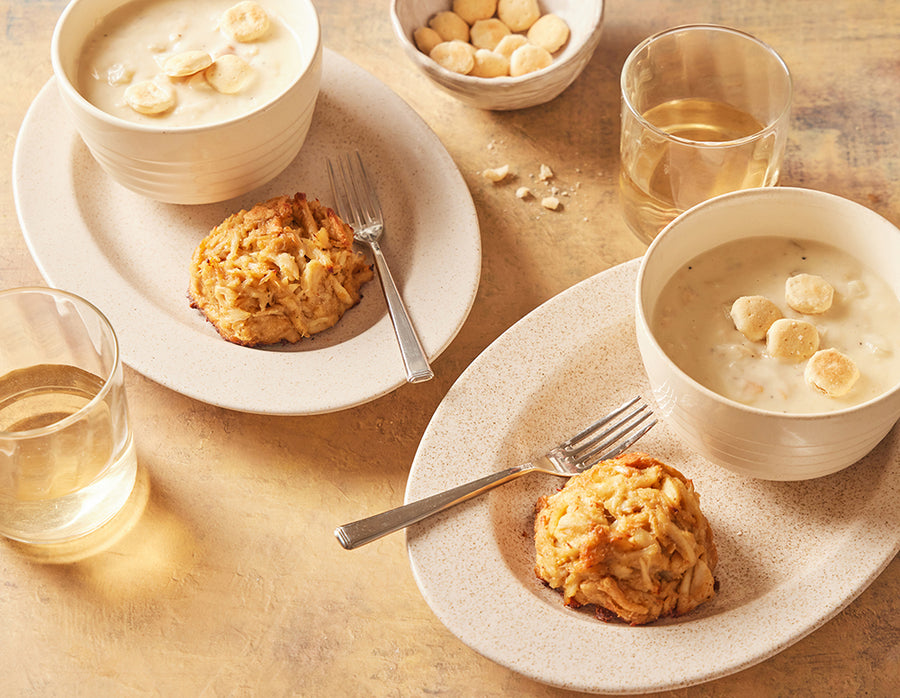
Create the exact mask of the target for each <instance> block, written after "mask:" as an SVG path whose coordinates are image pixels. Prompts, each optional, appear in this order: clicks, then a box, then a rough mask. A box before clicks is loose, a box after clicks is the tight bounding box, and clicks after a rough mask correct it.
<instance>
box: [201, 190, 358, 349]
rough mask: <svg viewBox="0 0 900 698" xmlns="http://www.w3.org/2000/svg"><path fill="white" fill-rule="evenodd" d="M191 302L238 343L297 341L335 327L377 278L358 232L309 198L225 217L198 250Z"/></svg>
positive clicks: (281, 201) (264, 205) (299, 196)
mask: <svg viewBox="0 0 900 698" xmlns="http://www.w3.org/2000/svg"><path fill="white" fill-rule="evenodd" d="M190 272H191V281H190V288H189V291H188V296H189V298H190V302H191V306H192V307H194V308H198V309H199V310H201V311H202V312H203V314H204V315H205V316H206V317H207V319H208V320H209V321H210V322H211V323H212V324H213V325H214V326H215V328H216V329H217V330H218V332H219V334H220V335H222V337H224V338H225V339H227V340H228V341H230V342H234V343H235V344H242V345H245V346H256V345H262V344H276V343H279V342H297V341H299V340H301V339H302V338H304V337H309V336H310V335H313V334H315V333H317V332H321V331H322V330H326V329H328V328H329V327H332V326H334V325H335V323H337V321H338V320H340V319H341V317H342V316H343V314H344V312H345V311H346V310H347V309H349V308H351V307H352V306H354V305H355V304H356V303H357V302H358V301H359V299H360V287H361V286H362V285H363V284H364V283H365V282H366V281H369V280H370V279H371V278H372V277H373V272H372V268H371V266H369V265H367V264H366V261H365V257H364V255H362V254H361V253H359V252H356V251H355V250H354V249H353V230H352V229H351V228H350V226H348V225H347V224H346V223H344V222H343V221H342V220H341V219H340V218H339V217H338V216H337V214H336V213H335V212H334V211H332V210H331V209H330V208H327V207H325V206H323V205H322V204H320V203H319V202H318V201H316V200H309V199H307V197H306V195H305V194H296V195H294V196H293V197H289V196H280V197H277V198H274V199H270V200H268V201H266V202H264V203H259V204H256V205H255V206H254V207H253V208H251V209H250V210H249V211H247V210H242V211H239V212H238V213H235V214H234V215H232V216H229V217H228V218H226V219H225V220H224V221H223V222H222V223H221V224H219V225H217V226H216V227H215V228H213V230H212V231H211V232H210V233H209V235H207V236H206V237H205V238H204V239H203V240H202V241H201V242H200V244H199V245H198V246H197V248H196V249H195V250H194V254H193V258H192V259H191V268H190Z"/></svg>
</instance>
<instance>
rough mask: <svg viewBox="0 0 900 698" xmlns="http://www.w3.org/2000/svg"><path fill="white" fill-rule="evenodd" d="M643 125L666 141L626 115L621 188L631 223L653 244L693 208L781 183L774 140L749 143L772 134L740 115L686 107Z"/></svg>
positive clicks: (650, 117) (696, 102)
mask: <svg viewBox="0 0 900 698" xmlns="http://www.w3.org/2000/svg"><path fill="white" fill-rule="evenodd" d="M642 117H643V119H644V120H646V121H647V122H648V123H650V124H652V125H653V126H655V127H656V128H657V129H659V130H660V131H662V132H663V133H664V134H666V137H663V136H660V135H659V134H655V133H653V132H652V131H650V130H648V129H646V128H645V127H644V126H643V125H642V124H641V123H640V122H639V121H638V120H637V119H635V118H633V117H630V118H629V117H628V116H627V115H623V120H622V169H621V174H620V178H619V186H620V195H621V200H622V206H623V210H624V214H625V219H626V221H627V222H628V224H629V226H631V228H632V229H634V230H635V231H636V232H638V234H639V235H640V236H641V237H643V238H644V239H645V240H647V241H649V240H652V238H653V237H655V235H656V234H657V233H658V232H659V231H660V230H661V229H662V228H663V227H665V225H666V224H667V223H669V221H671V220H672V219H673V218H675V216H677V215H678V214H679V213H681V212H683V211H685V210H687V209H688V208H690V207H691V206H694V205H696V204H698V203H700V202H702V201H705V200H707V199H710V198H712V197H714V196H718V195H719V194H724V193H726V192H730V191H735V190H738V189H747V188H750V187H760V186H769V185H772V184H774V183H775V181H776V180H777V177H778V168H777V165H776V164H775V163H776V162H777V161H778V157H777V156H778V155H779V154H778V153H776V150H777V148H776V141H775V136H774V134H767V135H766V136H765V137H763V138H749V137H751V136H754V135H756V134H759V133H760V132H761V131H763V130H764V128H765V127H764V126H763V124H761V123H760V122H759V121H758V120H757V119H755V118H754V117H753V116H751V115H750V114H748V113H746V112H744V111H741V110H740V109H736V108H734V107H732V106H729V105H728V104H724V103H722V102H714V101H709V100H704V99H680V100H673V101H671V102H665V103H663V104H660V105H658V106H656V107H653V108H652V109H649V110H648V111H646V112H644V113H643V114H642Z"/></svg>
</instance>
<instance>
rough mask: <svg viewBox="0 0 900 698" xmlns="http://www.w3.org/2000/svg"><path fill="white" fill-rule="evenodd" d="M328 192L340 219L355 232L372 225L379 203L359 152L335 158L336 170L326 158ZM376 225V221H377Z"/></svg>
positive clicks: (379, 213)
mask: <svg viewBox="0 0 900 698" xmlns="http://www.w3.org/2000/svg"><path fill="white" fill-rule="evenodd" d="M325 163H326V167H327V169H328V178H329V180H330V181H331V191H332V193H333V194H334V197H335V204H336V206H337V209H338V212H339V213H340V215H341V217H342V218H344V220H345V221H346V222H347V223H350V224H351V225H352V226H353V227H354V229H355V230H359V229H360V228H362V227H364V226H365V225H367V224H371V223H373V222H376V219H377V218H380V216H381V202H380V201H379V200H378V194H377V193H376V192H375V188H374V187H373V186H372V185H371V184H370V181H369V175H368V172H366V166H365V165H364V164H363V161H362V156H361V155H360V154H359V151H356V152H354V153H353V154H352V155H349V154H347V155H341V156H339V157H338V161H337V167H335V166H334V165H333V164H332V162H331V160H330V159H328V158H326V160H325ZM379 222H380V221H379Z"/></svg>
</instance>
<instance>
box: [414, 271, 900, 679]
mask: <svg viewBox="0 0 900 698" xmlns="http://www.w3.org/2000/svg"><path fill="white" fill-rule="evenodd" d="M638 264H639V261H638V260H634V261H632V262H629V263H627V264H624V265H621V266H618V267H615V268H613V269H610V270H608V271H606V272H603V273H601V274H599V275H597V276H595V277H592V278H590V279H587V280H586V281H583V282H582V283H580V284H578V285H576V286H574V287H572V288H571V289H569V290H567V291H565V292H564V293H562V294H560V295H559V296H557V297H555V298H553V299H551V300H550V301H548V302H547V303H545V304H544V305H542V306H541V307H539V308H537V309H536V310H535V311H533V312H532V313H530V314H529V315H528V316H526V317H525V318H523V319H522V320H521V321H519V322H518V323H517V324H516V325H514V326H513V327H512V328H510V329H509V330H508V331H507V332H506V333H504V334H503V335H502V336H501V337H499V338H498V339H497V340H496V341H495V342H494V343H493V344H492V345H491V346H490V347H488V348H487V349H486V350H485V351H484V352H483V353H482V354H481V355H480V356H479V357H478V358H477V359H476V360H475V361H474V362H473V363H472V365H471V366H470V367H469V368H468V369H467V370H466V372H465V373H463V375H462V376H461V377H460V378H459V380H458V381H457V382H456V384H455V385H454V386H453V387H452V388H451V389H450V391H449V392H448V393H447V395H446V397H445V398H444V400H443V401H442V403H441V405H440V406H439V408H438V409H437V411H436V412H435V414H434V416H433V418H432V420H431V423H430V424H429V426H428V429H427V430H426V432H425V434H424V436H423V438H422V441H421V444H420V446H419V450H418V452H417V453H416V457H415V461H414V463H413V466H412V470H411V472H410V476H409V481H408V484H407V490H406V501H407V502H409V501H412V500H414V499H419V498H421V497H424V496H427V495H429V494H433V493H435V492H437V491H440V490H443V489H446V488H448V487H451V486H454V485H457V484H460V483H462V482H465V481H467V480H472V479H475V478H477V477H480V476H482V475H486V474H488V473H490V472H493V471H495V470H499V469H501V468H505V467H507V466H510V465H514V464H515V463H519V462H523V461H526V460H530V459H531V458H533V457H534V456H536V455H540V454H542V453H544V452H545V451H547V449H548V448H549V447H550V446H552V445H554V444H555V443H557V442H559V441H561V440H562V439H564V438H565V437H567V436H569V435H571V434H573V433H575V432H576V431H577V430H578V429H579V428H580V427H581V426H583V425H584V424H586V423H588V422H590V421H591V420H592V419H594V418H595V417H596V416H599V415H600V414H605V413H606V412H607V411H609V409H611V408H612V407H615V406H617V405H619V404H620V403H621V402H623V401H624V400H625V399H626V398H628V397H629V396H631V395H634V394H637V393H643V394H644V395H645V397H648V398H649V397H650V394H649V386H648V385H647V383H646V379H645V377H644V371H643V367H642V365H641V359H640V355H639V353H638V349H637V344H636V339H635V336H634V310H633V306H634V283H635V279H636V276H637V269H638ZM638 446H639V447H640V449H641V450H643V451H646V452H648V453H650V454H652V455H654V456H656V457H658V458H660V459H662V460H664V461H666V462H668V463H670V464H671V465H673V466H675V467H676V468H678V469H679V470H680V471H681V472H683V473H684V474H685V475H686V476H687V477H689V478H691V479H692V480H693V481H694V484H695V487H696V489H697V491H698V492H699V493H700V498H701V499H700V504H701V507H702V508H703V511H704V513H705V514H706V516H707V518H708V519H709V520H710V523H711V525H712V527H713V530H714V532H715V536H716V538H715V540H716V545H717V548H718V551H719V565H718V567H717V569H716V577H717V578H718V580H719V582H720V589H719V593H718V594H717V595H716V597H715V598H714V599H713V600H711V601H710V602H708V603H707V604H706V605H704V606H701V607H700V608H698V609H697V610H696V611H695V612H693V613H691V614H689V615H687V616H685V617H682V618H677V619H665V620H662V621H658V622H656V623H654V624H651V625H648V626H642V627H630V626H627V625H625V624H610V623H603V622H601V621H598V620H596V619H595V618H594V617H593V615H592V613H591V612H590V611H589V610H587V609H579V610H572V609H568V608H565V607H564V606H563V604H562V597H561V595H560V594H559V593H558V592H555V591H553V590H551V589H549V588H547V587H546V586H544V585H543V584H542V583H541V582H540V581H539V580H538V579H537V578H536V577H535V575H534V572H533V565H534V543H533V538H532V525H533V507H534V504H535V502H536V501H537V499H538V497H540V496H541V495H543V494H547V493H552V492H553V491H554V490H555V489H556V488H558V487H561V486H562V485H563V484H564V480H562V479H560V478H554V477H553V476H545V475H529V476H526V477H524V478H521V479H519V480H516V481H514V482H512V483H509V484H507V485H504V486H502V487H500V488H498V489H496V490H494V491H493V492H491V493H490V494H489V495H487V496H484V497H481V498H479V499H475V500H471V501H470V502H467V503H465V504H463V505H461V506H460V507H457V508H456V509H453V510H450V511H448V512H445V513H444V514H441V515H439V516H437V517H435V518H433V519H431V520H428V521H426V522H423V523H422V524H419V525H418V526H416V527H413V528H411V529H409V530H408V532H407V546H408V550H409V557H410V561H411V564H412V569H413V574H414V576H415V579H416V582H417V584H418V585H419V589H420V590H421V592H422V594H423V596H424V597H425V600H426V602H427V603H428V604H429V605H430V606H431V608H432V610H433V611H434V612H435V614H436V615H437V616H438V618H439V619H440V620H441V621H442V622H443V623H444V624H445V625H446V626H447V627H448V628H449V629H450V631H451V632H453V633H454V634H455V635H456V636H457V637H459V638H460V639H461V640H462V641H463V642H464V643H466V644H467V645H469V646H470V647H472V648H473V649H474V650H476V651H478V652H480V653H481V654H483V655H484V656H486V657H488V658H489V659H492V660H493V661H495V662H498V663H499V664H502V665H504V666H506V667H509V668H510V669H512V670H514V671H516V672H519V673H521V674H523V675H526V676H528V677H530V678H533V679H535V680H538V681H542V682H544V683H547V684H551V685H554V686H558V687H563V688H568V689H575V690H580V691H587V692H597V693H643V692H651V691H660V690H666V689H673V688H679V687H684V686H689V685H693V684H698V683H701V682H704V681H709V680H712V679H715V678H718V677H721V676H725V675H727V674H730V673H733V672H736V671H739V670H740V669H744V668H747V667H749V666H751V665H753V664H756V663H758V662H760V661H762V660H764V659H766V658H767V657H770V656H772V655H774V654H776V653H777V652H779V651H781V650H783V649H784V648H786V647H787V646H789V645H790V644H792V643H794V642H796V641H797V640H799V639H801V638H802V637H804V636H805V635H807V634H808V633H810V632H812V631H813V630H815V629H816V628H817V627H819V626H820V625H822V624H823V623H825V622H826V621H827V620H829V619H830V618H832V617H833V616H834V615H835V614H837V613H838V612H839V611H840V610H841V609H842V608H844V607H845V606H846V605H847V604H848V603H850V602H851V601H852V600H853V599H854V598H856V596H858V595H859V594H860V593H861V592H862V591H863V590H864V589H865V588H866V587H867V586H868V585H869V583H871V582H872V581H873V580H874V579H875V577H876V576H877V575H878V574H879V573H880V572H881V571H882V570H883V569H884V567H885V566H886V565H887V564H888V563H889V562H890V561H891V559H893V557H894V556H895V555H896V554H897V552H898V550H900V427H895V428H894V429H893V430H892V431H891V432H890V433H889V434H888V436H887V437H886V438H885V440H884V441H882V443H881V444H879V445H878V446H877V447H876V448H875V450H874V451H873V452H872V453H870V454H869V455H868V456H867V457H866V458H864V459H863V460H862V461H860V462H858V463H856V464H855V465H853V466H851V467H850V468H848V469H846V470H844V471H842V472H840V473H837V474H835V475H831V476H828V477H825V478H821V479H817V480H808V481H804V482H768V481H762V480H751V479H747V478H743V477H740V476H737V475H733V474H731V473H730V472H728V471H725V470H723V469H721V468H719V467H717V466H715V465H713V464H711V463H709V462H707V461H705V460H703V459H701V458H699V457H697V456H695V455H693V454H692V453H691V452H689V451H688V450H687V449H686V447H684V446H682V445H681V444H680V443H679V442H678V440H677V438H676V437H675V435H674V433H673V432H671V431H670V430H669V429H668V428H667V427H666V425H665V423H664V422H662V423H661V424H660V425H658V426H657V427H656V428H655V429H654V430H653V431H651V432H650V434H649V435H647V436H646V437H644V439H643V440H642V441H641V442H639V444H638ZM713 648H714V649H713Z"/></svg>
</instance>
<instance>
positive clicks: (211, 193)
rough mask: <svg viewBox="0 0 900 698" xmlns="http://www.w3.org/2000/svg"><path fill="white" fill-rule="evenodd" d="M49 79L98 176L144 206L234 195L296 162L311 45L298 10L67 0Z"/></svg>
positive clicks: (315, 40)
mask: <svg viewBox="0 0 900 698" xmlns="http://www.w3.org/2000/svg"><path fill="white" fill-rule="evenodd" d="M51 58H52V63H53V70H54V76H55V79H56V82H57V87H58V89H59V93H60V95H61V97H62V101H63V103H64V104H65V106H66V108H67V109H68V111H69V113H70V114H71V116H72V119H73V122H74V124H75V127H76V129H77V131H78V133H79V134H80V135H81V137H82V140H83V141H84V142H85V144H86V145H87V147H88V149H89V150H90V152H91V155H93V157H94V159H95V160H96V161H97V162H98V163H99V164H100V166H101V167H102V168H103V170H104V171H105V172H106V173H107V174H109V175H110V177H112V179H114V180H115V181H116V182H118V183H119V184H121V185H123V186H125V187H127V188H129V189H131V190H133V191H135V192H137V193H139V194H142V195H145V196H147V197H150V198H153V199H156V200H159V201H164V202H169V203H179V204H202V203H211V202H215V201H222V200H225V199H228V198H232V197H234V196H239V195H241V194H243V193H246V192H247V191H250V190H251V189H254V188H255V187H258V186H260V185H262V184H264V183H266V182H267V181H269V180H271V179H272V178H274V177H275V176H276V175H278V174H279V173H280V172H281V171H282V170H284V168H285V167H287V165H288V164H290V162H291V161H292V160H293V159H294V158H295V157H296V155H297V153H298V152H299V150H300V148H301V146H302V144H303V142H304V140H305V138H306V135H307V133H308V131H309V127H310V124H311V121H312V115H313V111H314V108H315V103H316V99H317V97H318V92H319V83H320V80H321V70H322V39H321V32H320V27H319V20H318V16H317V14H316V10H315V8H314V7H313V5H312V3H311V2H310V1H309V0H258V2H257V1H256V0H190V1H188V0H73V2H71V3H70V4H69V5H68V6H67V7H66V9H65V10H64V11H63V13H62V15H61V16H60V18H59V20H58V22H57V25H56V28H55V31H54V34H53V39H52V43H51Z"/></svg>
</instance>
